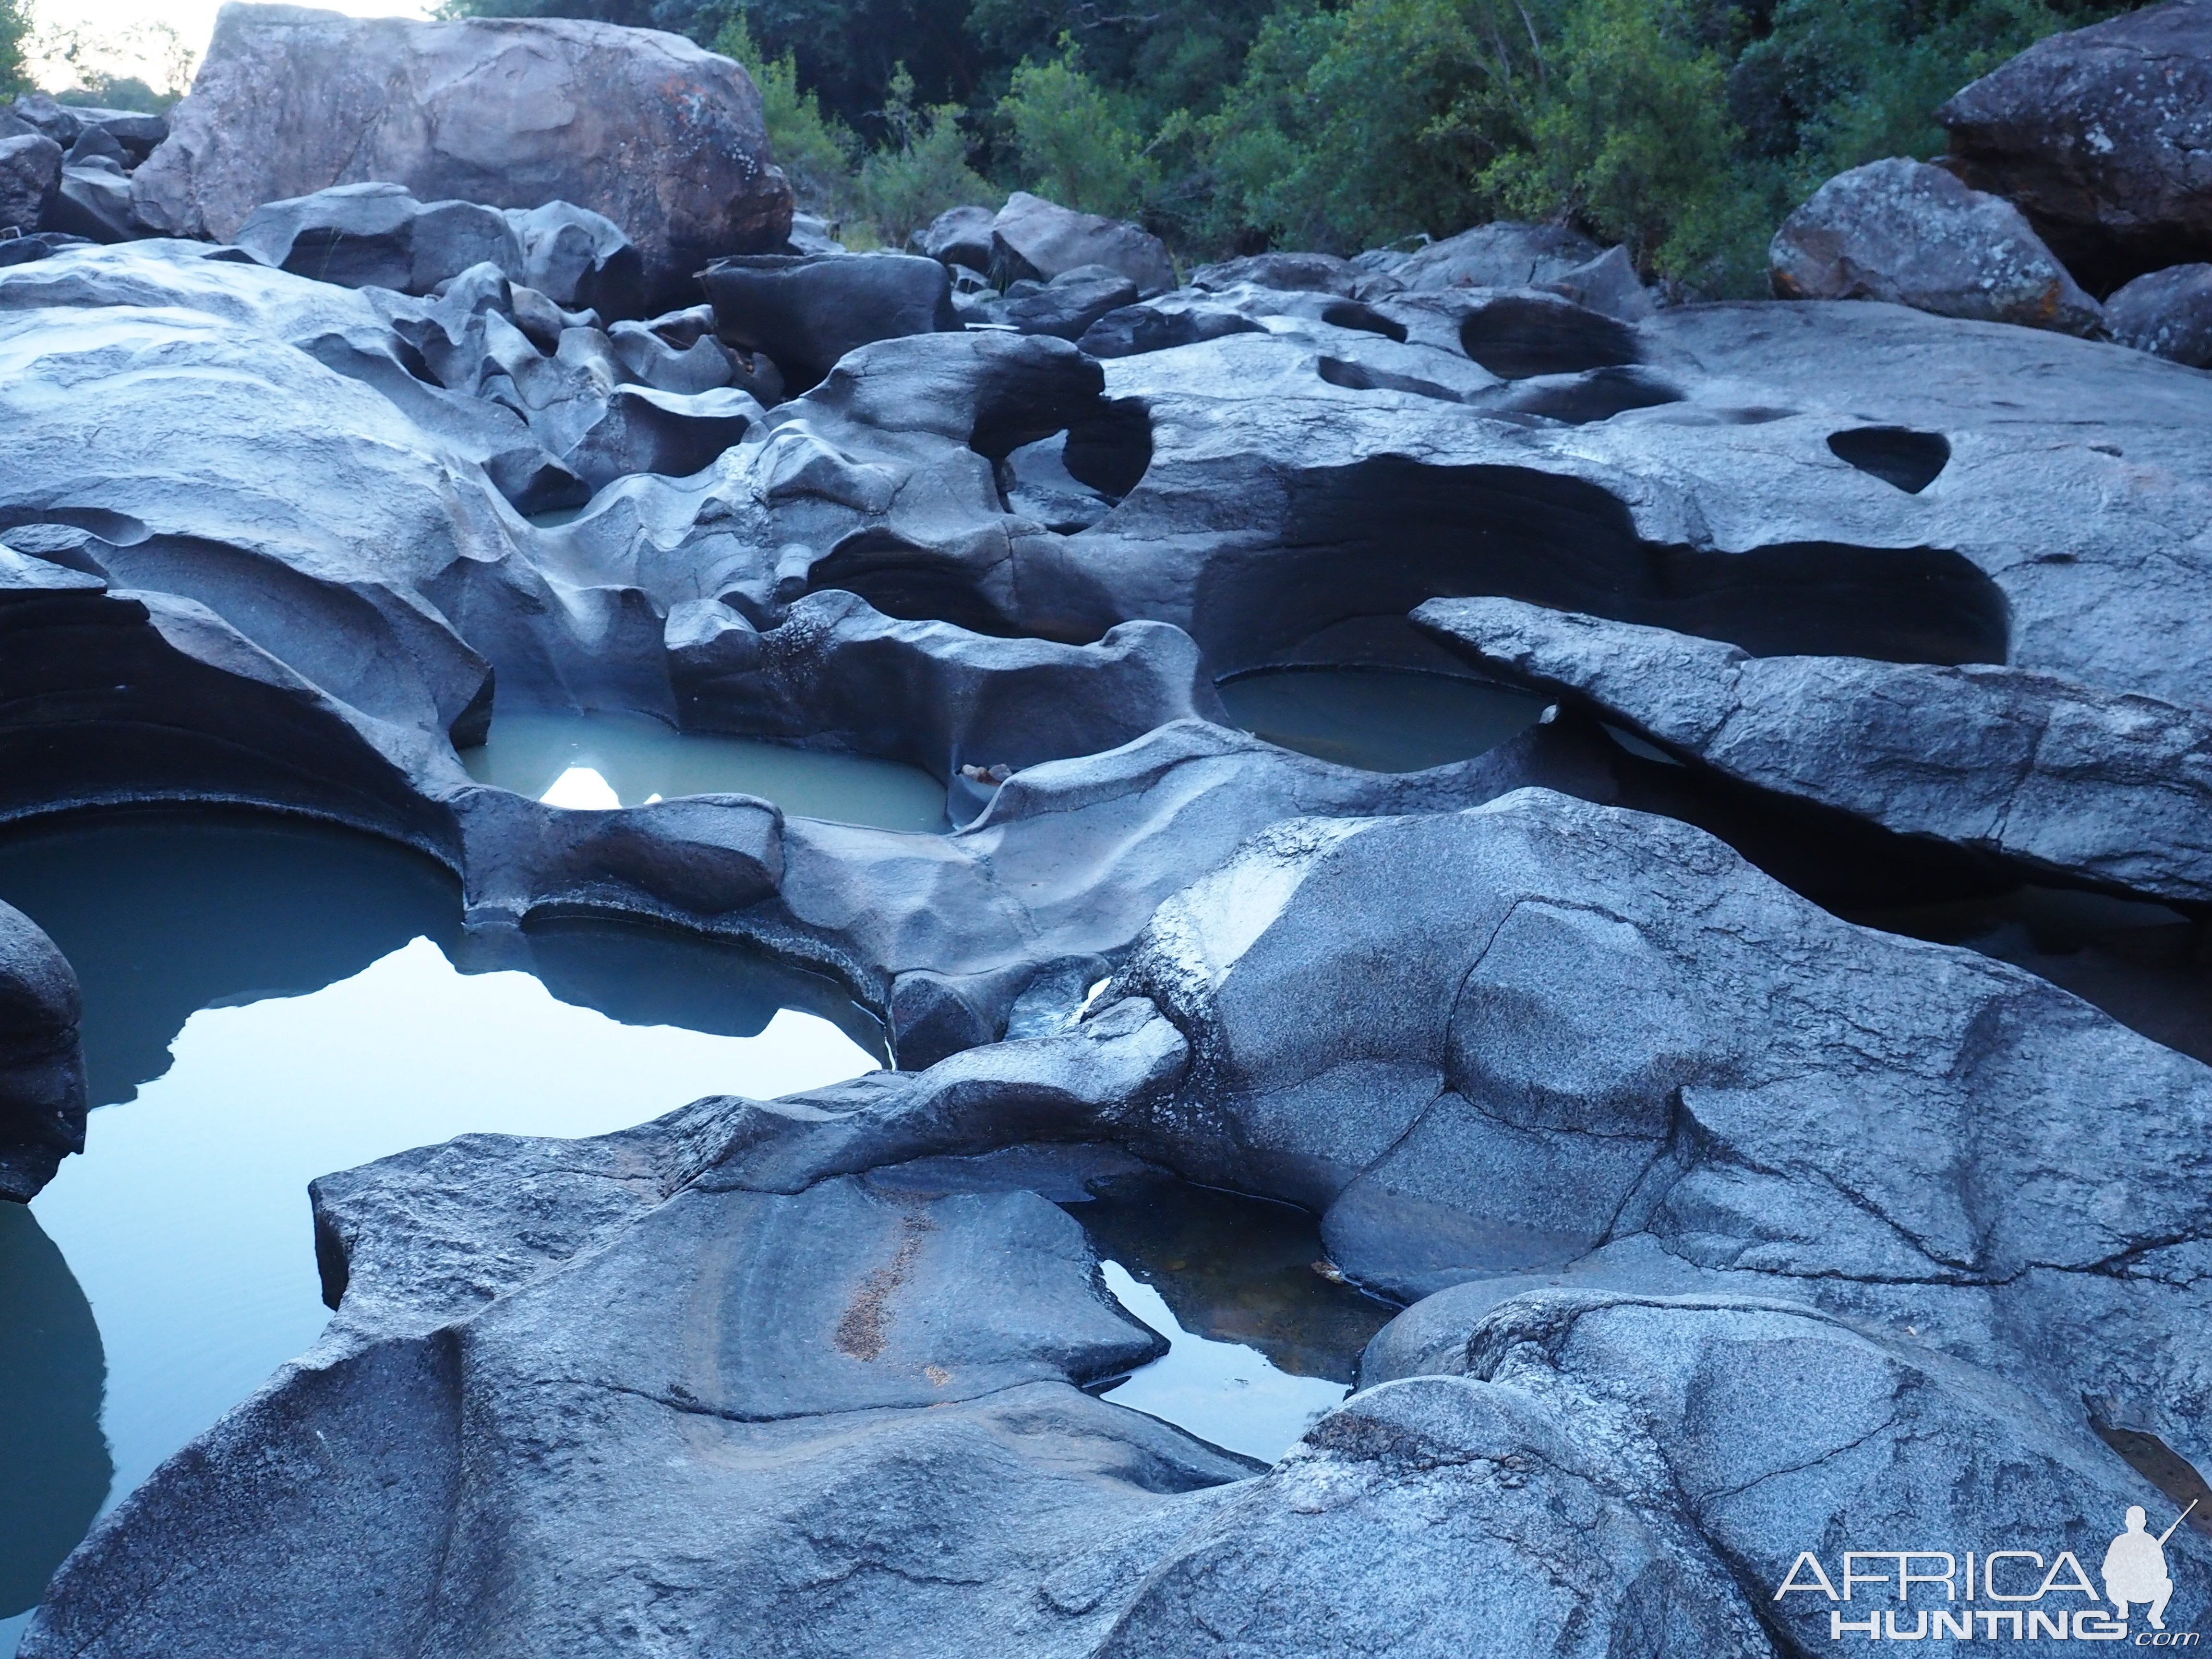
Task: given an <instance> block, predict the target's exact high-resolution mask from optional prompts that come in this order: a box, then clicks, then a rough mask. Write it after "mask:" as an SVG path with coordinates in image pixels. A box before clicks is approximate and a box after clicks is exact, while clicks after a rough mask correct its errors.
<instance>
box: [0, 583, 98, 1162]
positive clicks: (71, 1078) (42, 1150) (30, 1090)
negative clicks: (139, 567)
mask: <svg viewBox="0 0 2212 1659" xmlns="http://www.w3.org/2000/svg"><path fill="white" fill-rule="evenodd" d="M16 591H18V592H20V590H16ZM6 605H7V601H6V600H5V599H0V627H4V626H5V621H4V618H5V616H6ZM82 1012H83V1006H82V999H81V997H80V996H79V994H78V991H77V982H76V970H75V969H72V968H70V964H69V959H68V958H67V957H64V956H63V955H62V953H61V951H59V950H58V948H56V946H55V945H54V942H53V940H52V939H48V938H47V937H46V934H45V933H42V932H40V929H39V927H38V924H37V923H35V922H33V921H32V920H31V919H30V918H29V917H28V916H27V915H24V914H23V913H22V912H21V910H18V909H15V908H13V907H12V906H10V905H8V904H4V903H0V1199H12V1200H15V1202H17V1203H19V1204H21V1203H26V1202H27V1201H28V1200H30V1199H32V1198H33V1197H34V1196H36V1195H37V1194H38V1191H39V1189H40V1188H41V1187H44V1186H45V1185H46V1182H49V1181H51V1180H52V1179H53V1177H54V1171H55V1170H57V1169H58V1168H59V1167H60V1164H61V1161H62V1159H63V1158H65V1157H66V1156H68V1155H69V1154H70V1153H71V1152H82V1151H83V1150H84V1119H85V1109H86V1102H85V1092H84V1055H83V1052H82V1049H81V1048H79V1047H78V1044H77V1030H76V1028H77V1021H78V1019H79V1018H81V1017H82Z"/></svg>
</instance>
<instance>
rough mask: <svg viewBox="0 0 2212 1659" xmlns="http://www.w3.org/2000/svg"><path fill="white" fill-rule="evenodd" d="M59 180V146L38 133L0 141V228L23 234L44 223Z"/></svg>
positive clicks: (27, 133) (60, 151)
mask: <svg viewBox="0 0 2212 1659" xmlns="http://www.w3.org/2000/svg"><path fill="white" fill-rule="evenodd" d="M61 181H62V147H61V146H60V145H59V144H58V143H55V142H54V141H53V140H52V139H51V138H49V137H46V135H45V134H44V133H41V132H25V133H19V134H17V135H16V136H15V137H13V138H0V227H5V226H9V225H12V226H14V227H15V228H16V229H18V230H20V231H22V232H24V233H25V234H29V233H31V232H33V231H35V230H36V229H38V228H39V227H40V224H41V223H43V222H45V218H46V210H47V208H48V207H49V206H50V205H51V204H52V201H53V198H54V192H55V191H57V190H58V188H59V187H60V185H61Z"/></svg>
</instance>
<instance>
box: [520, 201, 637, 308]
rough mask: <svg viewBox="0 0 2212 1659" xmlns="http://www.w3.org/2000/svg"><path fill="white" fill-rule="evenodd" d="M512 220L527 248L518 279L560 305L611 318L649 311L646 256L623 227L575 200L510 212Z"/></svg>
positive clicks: (523, 249) (521, 241) (524, 249)
mask: <svg viewBox="0 0 2212 1659" xmlns="http://www.w3.org/2000/svg"><path fill="white" fill-rule="evenodd" d="M507 223H508V225H509V226H511V227H512V228H513V231H514V234H515V239H516V240H518V241H519V242H520V244H521V246H522V264H521V268H520V270H516V271H515V272H514V273H513V275H514V276H516V277H517V278H518V279H519V280H520V282H522V283H525V284H526V285H527V286H528V287H531V288H533V289H537V290H538V292H539V293H540V294H543V295H545V297H546V298H547V299H549V300H550V301H553V303H554V304H555V305H556V306H574V307H581V308H583V309H585V310H587V311H596V312H598V313H599V315H600V316H602V317H605V318H609V319H613V318H627V317H639V316H642V315H643V314H644V313H645V312H646V310H647V303H646V301H647V291H646V290H647V280H646V270H645V259H644V256H643V255H642V254H641V252H639V251H638V249H637V247H636V246H635V244H634V243H632V242H631V240H629V237H628V236H627V235H625V234H623V228H622V227H621V226H619V225H617V223H615V222H614V221H613V220H611V219H610V218H608V217H607V216H605V214H601V213H594V212H592V210H590V209H588V208H580V207H578V206H576V205H575V204H574V203H573V202H547V203H545V204H544V205H542V206H539V207H534V208H527V209H525V208H509V209H508V210H507Z"/></svg>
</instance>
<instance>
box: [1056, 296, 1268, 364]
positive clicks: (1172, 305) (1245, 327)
mask: <svg viewBox="0 0 2212 1659" xmlns="http://www.w3.org/2000/svg"><path fill="white" fill-rule="evenodd" d="M1264 331H1265V330H1264V326H1263V325H1261V323H1259V322H1257V321H1255V319H1252V318H1250V317H1248V316H1246V315H1245V314H1244V313H1243V312H1241V311H1235V310H1231V308H1230V307H1226V306H1218V305H1206V304H1199V303H1190V302H1179V301H1175V300H1173V299H1168V300H1155V301H1146V303H1144V304H1141V305H1133V306H1124V307H1121V309H1120V310H1119V311H1109V312H1108V313H1106V314H1105V315H1104V316H1103V317H1101V318H1099V319H1097V321H1096V322H1094V323H1092V324H1091V326H1090V327H1089V328H1087V329H1085V330H1084V331H1083V334H1082V336H1081V337H1080V338H1079V340H1078V341H1077V342H1076V343H1077V344H1079V346H1081V347H1082V348H1083V349H1084V351H1085V353H1086V354H1087V355H1089V356H1093V357H1133V356H1137V354H1139V352H1145V351H1169V350H1172V349H1174V348H1176V346H1185V345H1196V344H1198V343H1200V341H1203V340H1218V339H1220V338H1221V337H1223V336H1225V335H1229V334H1259V333H1262V332H1264Z"/></svg>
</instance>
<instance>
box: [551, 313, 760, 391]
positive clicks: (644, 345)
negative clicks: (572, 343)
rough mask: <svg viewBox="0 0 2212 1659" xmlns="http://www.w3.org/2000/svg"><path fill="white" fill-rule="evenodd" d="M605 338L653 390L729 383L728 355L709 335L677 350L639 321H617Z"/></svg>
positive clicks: (708, 387) (704, 388)
mask: <svg viewBox="0 0 2212 1659" xmlns="http://www.w3.org/2000/svg"><path fill="white" fill-rule="evenodd" d="M607 340H608V343H609V344H611V346H612V347H613V348H614V353H615V356H617V357H619V358H621V359H622V364H623V368H626V369H628V370H629V373H630V375H631V377H632V378H633V379H635V380H637V381H638V382H639V383H640V384H641V385H644V386H651V387H653V389H654V390H655V391H656V392H684V393H687V394H688V393H690V392H711V391H713V390H714V388H715V387H717V386H727V385H729V383H730V378H731V374H732V368H731V363H730V354H729V353H728V352H726V351H725V350H724V349H722V344H721V342H720V341H719V340H717V339H716V338H715V337H714V336H713V335H712V334H702V335H700V336H699V337H698V338H696V339H695V340H694V341H692V342H691V343H690V345H689V346H687V347H685V348H684V349H682V350H680V351H679V350H678V349H675V348H674V347H672V346H671V345H669V344H668V343H667V342H666V341H665V340H663V339H662V338H661V337H660V336H659V333H657V332H655V331H653V330H652V329H649V328H647V327H646V326H645V325H643V324H641V323H617V324H616V325H614V326H613V327H612V328H611V329H609V330H608V331H607ZM556 349H557V347H556Z"/></svg>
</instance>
